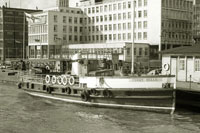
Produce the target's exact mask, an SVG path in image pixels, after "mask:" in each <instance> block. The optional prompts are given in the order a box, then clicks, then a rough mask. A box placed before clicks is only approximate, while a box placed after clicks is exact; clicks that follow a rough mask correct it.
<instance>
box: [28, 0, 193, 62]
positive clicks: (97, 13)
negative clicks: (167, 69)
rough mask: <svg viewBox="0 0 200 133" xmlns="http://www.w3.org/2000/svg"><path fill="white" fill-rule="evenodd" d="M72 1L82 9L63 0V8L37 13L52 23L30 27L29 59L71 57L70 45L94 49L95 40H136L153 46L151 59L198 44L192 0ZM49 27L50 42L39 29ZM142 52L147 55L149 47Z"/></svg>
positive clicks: (127, 41) (108, 42)
mask: <svg viewBox="0 0 200 133" xmlns="http://www.w3.org/2000/svg"><path fill="white" fill-rule="evenodd" d="M66 2H67V0H65V3H66ZM61 3H62V4H61ZM69 3H70V2H69ZM72 3H73V4H74V3H75V4H74V7H76V8H72V7H66V6H67V5H63V4H64V2H63V1H62V2H61V0H58V1H57V7H55V8H52V9H48V10H44V12H40V13H35V14H33V15H34V16H36V17H39V18H42V17H43V16H46V21H45V23H38V22H34V23H32V24H30V25H29V31H30V34H29V58H60V57H62V58H63V57H64V58H65V57H66V56H65V55H67V53H66V51H68V50H66V48H70V45H73V46H74V45H75V44H87V47H88V46H91V49H93V46H94V45H95V44H102V45H104V44H108V45H109V44H110V45H111V46H113V44H115V43H116V45H117V44H119V43H121V44H124V43H134V44H137V45H135V46H139V44H141V45H143V44H147V45H149V47H148V50H149V51H148V55H149V58H150V59H158V51H160V50H164V49H169V48H173V47H178V46H185V45H191V43H192V19H191V17H192V16H191V15H192V2H191V1H188V0H160V1H158V0H135V1H133V0H83V1H77V0H75V1H74V2H72ZM55 20H56V21H55ZM43 25H45V26H46V31H45V34H46V36H47V37H46V40H45V42H44V41H43V42H42V40H43V39H42V34H43V33H42V34H41V31H40V28H39V29H38V31H36V30H34V27H37V26H39V27H40V26H41V27H42V26H43ZM36 36H37V37H36ZM81 46H82V47H83V48H84V46H86V45H81ZM119 48H120V47H119ZM61 49H62V50H61ZM97 49H98V48H97ZM137 49H140V48H139V47H136V50H137ZM113 50H114V49H113ZM40 51H43V52H42V53H41V52H40ZM142 51H143V52H144V53H145V49H144V50H142ZM45 53H46V54H45Z"/></svg>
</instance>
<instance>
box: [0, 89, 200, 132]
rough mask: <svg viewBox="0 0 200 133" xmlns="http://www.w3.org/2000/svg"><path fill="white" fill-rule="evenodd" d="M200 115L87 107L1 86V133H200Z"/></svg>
mask: <svg viewBox="0 0 200 133" xmlns="http://www.w3.org/2000/svg"><path fill="white" fill-rule="evenodd" d="M199 132H200V113H194V112H190V111H184V110H179V111H176V112H175V114H174V115H169V114H159V113H153V112H145V111H132V110H117V109H105V108H93V107H85V106H80V105H75V104H68V103H65V102H61V101H55V100H49V99H44V98H38V97H33V96H30V95H28V94H26V93H24V92H23V91H22V90H18V89H16V87H15V86H11V85H7V86H5V85H0V133H199Z"/></svg>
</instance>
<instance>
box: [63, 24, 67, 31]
mask: <svg viewBox="0 0 200 133" xmlns="http://www.w3.org/2000/svg"><path fill="white" fill-rule="evenodd" d="M63 32H64V33H66V32H67V26H66V25H64V26H63Z"/></svg>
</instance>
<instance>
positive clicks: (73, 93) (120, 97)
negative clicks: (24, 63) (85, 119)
mask: <svg viewBox="0 0 200 133" xmlns="http://www.w3.org/2000/svg"><path fill="white" fill-rule="evenodd" d="M94 64H95V62H94V61H93V62H90V61H89V60H85V59H82V57H81V56H80V54H76V55H74V57H73V58H72V69H71V72H70V74H69V73H68V74H60V75H59V74H45V75H34V76H33V75H23V76H21V80H20V81H21V82H19V84H18V88H20V89H23V90H24V91H25V92H27V93H28V94H30V95H32V96H38V97H43V98H50V99H55V100H61V101H65V102H68V103H76V104H82V105H87V106H94V107H109V108H119V109H134V110H146V111H155V112H164V113H170V114H173V112H174V110H175V89H176V78H175V76H171V75H156V76H153V75H152V76H151V75H150V76H149V75H145V76H131V75H127V76H122V75H117V76H116V75H115V71H114V70H112V69H100V70H95V71H92V72H89V73H88V71H89V69H90V70H92V69H94V68H92V67H94Z"/></svg>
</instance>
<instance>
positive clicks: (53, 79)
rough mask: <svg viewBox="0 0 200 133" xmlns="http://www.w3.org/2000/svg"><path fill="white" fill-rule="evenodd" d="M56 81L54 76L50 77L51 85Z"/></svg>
mask: <svg viewBox="0 0 200 133" xmlns="http://www.w3.org/2000/svg"><path fill="white" fill-rule="evenodd" d="M56 79H57V78H56V76H55V75H53V76H52V79H51V83H52V84H55V83H56Z"/></svg>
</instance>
